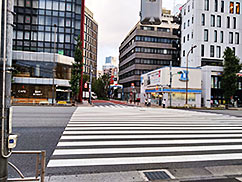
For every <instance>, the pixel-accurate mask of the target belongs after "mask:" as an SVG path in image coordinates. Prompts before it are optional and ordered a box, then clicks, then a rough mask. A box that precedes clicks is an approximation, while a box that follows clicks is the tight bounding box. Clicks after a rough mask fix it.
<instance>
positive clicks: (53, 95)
mask: <svg viewBox="0 0 242 182" xmlns="http://www.w3.org/2000/svg"><path fill="white" fill-rule="evenodd" d="M54 29H55V30H54V31H55V34H54V36H55V37H54V53H53V71H52V72H53V77H52V106H54V104H55V102H54V101H55V95H56V94H55V92H56V91H55V75H56V74H55V73H56V67H55V64H56V58H55V54H56V24H54Z"/></svg>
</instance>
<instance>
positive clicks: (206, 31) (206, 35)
mask: <svg viewBox="0 0 242 182" xmlns="http://www.w3.org/2000/svg"><path fill="white" fill-rule="evenodd" d="M204 41H206V42H207V41H208V30H207V29H205V30H204Z"/></svg>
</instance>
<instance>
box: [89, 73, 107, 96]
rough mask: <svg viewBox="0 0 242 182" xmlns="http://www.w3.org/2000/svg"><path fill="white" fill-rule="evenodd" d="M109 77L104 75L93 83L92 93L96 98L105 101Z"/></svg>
mask: <svg viewBox="0 0 242 182" xmlns="http://www.w3.org/2000/svg"><path fill="white" fill-rule="evenodd" d="M109 83H110V76H109V75H108V74H104V75H103V76H102V77H100V78H98V79H97V80H95V81H94V82H93V91H94V92H95V93H96V94H97V97H98V98H102V99H107V98H108V92H109Z"/></svg>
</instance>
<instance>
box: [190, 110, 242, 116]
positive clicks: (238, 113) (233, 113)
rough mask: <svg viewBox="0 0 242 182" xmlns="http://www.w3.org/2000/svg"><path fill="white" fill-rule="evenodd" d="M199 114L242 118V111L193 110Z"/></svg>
mask: <svg viewBox="0 0 242 182" xmlns="http://www.w3.org/2000/svg"><path fill="white" fill-rule="evenodd" d="M193 111H198V112H206V113H216V114H223V115H228V116H235V117H242V110H193Z"/></svg>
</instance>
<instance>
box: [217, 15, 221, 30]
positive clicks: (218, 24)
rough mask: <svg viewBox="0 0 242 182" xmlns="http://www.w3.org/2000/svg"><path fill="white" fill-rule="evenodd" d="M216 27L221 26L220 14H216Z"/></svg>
mask: <svg viewBox="0 0 242 182" xmlns="http://www.w3.org/2000/svg"><path fill="white" fill-rule="evenodd" d="M217 27H221V16H219V15H218V16H217Z"/></svg>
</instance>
